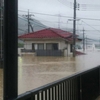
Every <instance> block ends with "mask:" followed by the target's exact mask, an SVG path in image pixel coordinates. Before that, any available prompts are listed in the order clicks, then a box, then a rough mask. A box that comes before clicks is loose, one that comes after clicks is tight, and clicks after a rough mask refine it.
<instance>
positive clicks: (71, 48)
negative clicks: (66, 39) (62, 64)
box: [70, 44, 73, 52]
mask: <svg viewBox="0 0 100 100" xmlns="http://www.w3.org/2000/svg"><path fill="white" fill-rule="evenodd" d="M70 52H73V44H70Z"/></svg>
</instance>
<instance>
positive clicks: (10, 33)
mask: <svg viewBox="0 0 100 100" xmlns="http://www.w3.org/2000/svg"><path fill="white" fill-rule="evenodd" d="M17 3H18V0H4V38H3V40H4V86H3V87H4V90H3V91H4V93H3V100H13V99H15V98H17V95H18V93H17V92H18V90H17V88H18V86H17V85H18V82H17V79H18V75H17V72H18V69H17V64H18V62H17V59H18V53H17V44H18V43H17V37H18V28H17V27H18V26H17V25H18V24H17V23H18V20H17V19H18V16H17Z"/></svg>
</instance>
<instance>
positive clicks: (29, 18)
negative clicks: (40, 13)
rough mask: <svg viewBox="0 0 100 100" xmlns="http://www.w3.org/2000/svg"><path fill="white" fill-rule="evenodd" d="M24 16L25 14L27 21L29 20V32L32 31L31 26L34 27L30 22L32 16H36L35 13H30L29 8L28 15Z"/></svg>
mask: <svg viewBox="0 0 100 100" xmlns="http://www.w3.org/2000/svg"><path fill="white" fill-rule="evenodd" d="M23 16H25V17H26V18H27V21H28V33H30V26H31V29H32V31H33V28H32V25H31V23H30V20H32V19H31V16H34V15H32V14H30V12H29V9H28V14H27V15H23Z"/></svg>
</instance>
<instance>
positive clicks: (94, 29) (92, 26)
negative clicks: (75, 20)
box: [82, 20, 100, 33]
mask: <svg viewBox="0 0 100 100" xmlns="http://www.w3.org/2000/svg"><path fill="white" fill-rule="evenodd" d="M82 22H84V21H83V20H82ZM84 23H85V24H86V25H88V26H90V27H91V28H92V29H94V30H96V31H97V32H99V33H100V31H99V30H97V29H96V28H94V27H93V26H91V25H89V24H87V23H86V22H84Z"/></svg>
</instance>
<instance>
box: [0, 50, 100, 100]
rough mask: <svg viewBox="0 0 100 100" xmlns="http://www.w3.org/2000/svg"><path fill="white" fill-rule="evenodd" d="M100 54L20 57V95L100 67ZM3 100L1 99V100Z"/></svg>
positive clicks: (0, 72) (0, 79)
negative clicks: (73, 56) (74, 56)
mask: <svg viewBox="0 0 100 100" xmlns="http://www.w3.org/2000/svg"><path fill="white" fill-rule="evenodd" d="M99 57H100V52H90V53H88V55H81V56H77V57H76V58H72V57H34V56H33V55H24V56H21V57H18V60H19V61H18V67H19V69H18V72H19V74H18V75H19V76H18V77H19V79H18V85H19V87H18V92H19V94H21V93H24V92H26V91H29V90H32V89H34V88H37V87H39V86H42V85H45V84H47V83H50V82H53V81H55V80H58V79H61V78H63V77H66V76H69V75H72V74H74V73H76V72H79V71H83V70H86V69H90V68H92V67H95V66H98V65H100V58H99ZM2 74H3V73H2V69H0V96H1V97H2ZM0 100H1V99H0Z"/></svg>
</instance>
